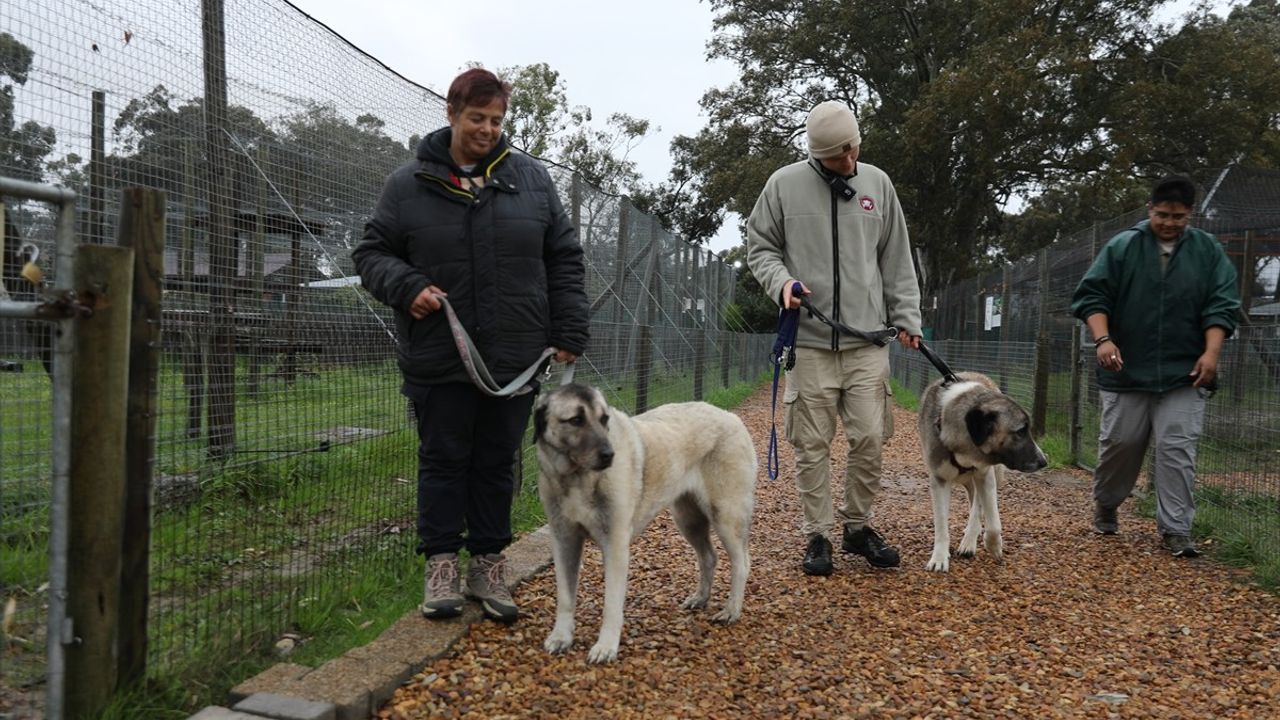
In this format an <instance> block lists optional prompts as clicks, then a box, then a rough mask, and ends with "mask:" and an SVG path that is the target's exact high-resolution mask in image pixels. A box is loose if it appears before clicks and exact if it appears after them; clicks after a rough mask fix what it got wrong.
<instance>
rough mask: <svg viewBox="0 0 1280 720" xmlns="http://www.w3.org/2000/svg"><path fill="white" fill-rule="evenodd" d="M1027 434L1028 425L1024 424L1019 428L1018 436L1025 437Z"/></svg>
mask: <svg viewBox="0 0 1280 720" xmlns="http://www.w3.org/2000/svg"><path fill="white" fill-rule="evenodd" d="M1026 434H1027V426H1026V425H1023V426H1022V427H1020V428H1018V436H1019V437H1025V436H1026Z"/></svg>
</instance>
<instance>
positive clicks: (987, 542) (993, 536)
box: [982, 530, 1004, 562]
mask: <svg viewBox="0 0 1280 720" xmlns="http://www.w3.org/2000/svg"><path fill="white" fill-rule="evenodd" d="M982 544H983V546H984V547H986V548H987V552H989V553H991V557H993V558H995V559H996V562H1004V538H1002V537H1001V536H1000V533H998V532H991V531H990V530H988V531H987V532H986V533H985V534H984V535H983V536H982Z"/></svg>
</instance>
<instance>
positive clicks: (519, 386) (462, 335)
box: [435, 295, 577, 397]
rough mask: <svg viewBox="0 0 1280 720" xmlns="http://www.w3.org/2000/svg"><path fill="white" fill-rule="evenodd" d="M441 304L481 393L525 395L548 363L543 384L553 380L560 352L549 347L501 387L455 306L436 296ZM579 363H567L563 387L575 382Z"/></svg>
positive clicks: (562, 375)
mask: <svg viewBox="0 0 1280 720" xmlns="http://www.w3.org/2000/svg"><path fill="white" fill-rule="evenodd" d="M435 297H436V299H437V300H439V301H440V305H441V306H443V307H444V314H445V317H447V318H448V320H449V332H450V333H451V334H452V335H453V344H454V345H455V346H457V348H458V355H459V356H460V357H461V358H462V364H463V366H465V367H466V368H467V375H470V376H471V382H472V383H473V384H474V385H475V386H476V387H477V388H479V389H480V392H482V393H484V394H485V395H489V396H491V397H511V396H514V395H523V394H525V393H527V392H529V391H530V390H532V388H531V387H530V386H529V382H530V381H531V380H533V376H534V375H537V374H538V368H540V367H542V365H543V364H544V363H546V365H547V367H546V370H545V371H544V372H543V374H542V380H543V381H544V382H545V381H546V380H547V379H548V378H550V377H551V364H550V363H548V362H547V358H550V357H551V356H553V355H555V354H556V352H557V350H556V348H553V347H549V348H547V349H546V350H543V351H542V354H541V355H539V356H538V359H537V360H535V361H534V363H533V364H532V365H530V366H529V367H528V368H526V369H525V370H524V371H523V372H521V373H520V374H519V375H517V376H516V377H515V379H513V380H512V381H511V382H509V383H507V384H506V385H505V386H504V385H499V384H498V382H497V381H496V380H494V379H493V375H491V374H490V373H489V368H488V367H487V366H486V365H485V364H484V358H482V357H480V350H479V349H478V348H476V344H475V342H474V341H473V340H472V339H471V336H470V335H468V334H467V329H466V328H464V327H462V323H461V322H460V321H459V320H458V316H457V314H456V313H454V312H453V306H452V305H450V304H449V300H448V298H445V297H444V296H441V295H436V296H435ZM576 365H577V363H566V364H565V366H564V371H563V372H562V373H561V374H560V384H561V385H568V384H569V383H571V382H573V371H574V368H575V367H576Z"/></svg>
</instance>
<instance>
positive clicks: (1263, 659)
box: [377, 387, 1280, 720]
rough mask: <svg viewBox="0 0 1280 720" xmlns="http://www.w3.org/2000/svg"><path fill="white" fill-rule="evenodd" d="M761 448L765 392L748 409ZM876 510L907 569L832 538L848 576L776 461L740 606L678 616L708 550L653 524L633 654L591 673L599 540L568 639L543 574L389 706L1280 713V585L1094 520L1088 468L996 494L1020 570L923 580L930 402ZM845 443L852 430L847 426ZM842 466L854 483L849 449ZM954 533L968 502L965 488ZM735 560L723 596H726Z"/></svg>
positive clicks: (984, 560)
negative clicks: (815, 553) (550, 642)
mask: <svg viewBox="0 0 1280 720" xmlns="http://www.w3.org/2000/svg"><path fill="white" fill-rule="evenodd" d="M738 413H739V415H741V416H742V418H743V419H744V420H745V421H746V423H747V426H748V428H750V429H751V431H752V436H753V437H755V438H756V444H757V447H758V450H759V452H760V457H761V458H763V457H764V451H765V448H766V445H767V442H768V436H769V391H768V388H767V387H766V388H765V389H764V390H763V391H761V392H758V393H756V394H755V395H754V396H753V397H752V398H750V399H749V400H748V401H747V402H746V403H744V404H743V405H742V407H740V408H739V409H738ZM895 423H896V426H897V435H896V436H895V437H894V439H893V440H892V441H891V442H890V444H889V446H888V447H887V448H886V454H885V463H884V474H885V485H886V490H885V492H884V494H883V495H882V496H881V498H880V500H879V501H877V502H878V504H877V514H878V515H877V520H876V522H875V524H876V526H877V528H878V529H880V530H881V531H882V532H884V534H885V535H886V537H887V538H888V539H889V541H890V542H891V543H893V544H896V545H897V546H898V547H899V548H900V550H901V552H902V568H901V569H899V570H890V571H874V570H872V569H871V568H870V567H869V566H868V565H867V564H866V562H865V561H864V560H863V559H862V558H860V557H857V556H848V555H843V554H841V553H840V552H839V542H838V538H837V542H836V550H837V557H836V572H835V574H834V575H832V576H831V577H828V578H810V577H806V576H804V575H803V574H802V573H801V571H800V558H801V556H802V554H803V552H804V548H803V541H802V539H801V538H800V537H799V531H798V527H799V517H800V509H799V504H798V503H797V502H796V499H795V492H794V489H793V487H792V485H791V481H790V480H789V471H790V470H791V469H792V468H793V467H794V464H793V462H792V458H791V456H790V447H789V445H788V444H787V443H785V442H783V443H781V444H782V445H783V446H784V447H783V448H782V449H781V453H782V468H783V472H784V475H783V477H782V478H780V479H779V480H778V481H776V482H769V481H768V479H767V478H766V477H765V475H764V472H763V464H762V467H761V480H760V482H759V484H758V486H757V493H758V494H757V500H756V522H755V525H754V526H753V529H752V542H751V551H752V569H751V579H750V581H749V582H748V586H747V603H746V609H745V610H744V612H743V616H742V620H741V621H740V622H738V623H737V624H736V625H732V626H729V627H721V626H718V625H715V624H713V623H711V622H710V620H709V618H710V613H709V612H705V611H702V612H686V611H682V610H680V609H679V608H678V604H679V602H680V601H681V600H682V599H683V598H684V597H685V595H686V594H687V593H688V591H689V589H690V588H691V587H692V585H693V583H694V579H695V578H694V574H695V571H694V560H693V555H692V553H691V552H690V550H689V549H688V547H687V545H685V544H684V542H683V540H682V539H680V537H679V534H678V533H677V532H676V530H675V528H674V526H673V524H672V523H671V521H670V518H669V517H668V516H666V515H665V514H664V515H662V516H660V517H659V518H658V519H657V520H656V521H655V523H654V525H653V526H652V527H650V528H649V530H648V531H647V532H646V533H645V534H644V535H643V536H642V537H641V538H639V539H638V540H637V541H636V543H635V546H634V547H633V550H632V561H631V578H630V587H629V590H628V596H627V608H626V625H625V626H624V628H623V637H622V647H621V651H620V653H619V659H618V661H617V662H616V663H614V664H613V665H609V666H592V665H588V664H587V662H586V651H587V649H588V648H590V646H591V645H592V643H594V642H595V633H596V632H597V630H598V629H599V623H600V603H601V596H602V590H603V584H602V581H601V575H600V564H599V558H600V555H599V552H598V550H596V549H595V547H594V546H592V545H588V550H587V553H586V558H585V567H584V569H583V576H582V586H581V588H580V590H579V606H578V635H577V641H576V643H575V645H574V647H573V649H572V650H570V651H569V652H568V653H567V654H565V655H563V656H550V655H548V654H546V653H545V652H544V651H543V650H542V640H543V638H544V636H545V635H546V633H547V632H548V631H549V630H550V628H551V625H552V622H553V617H554V608H555V581H554V578H553V575H552V573H551V572H550V571H547V572H544V573H542V574H540V575H539V576H537V577H535V578H534V579H533V580H531V581H530V582H528V583H527V584H525V585H523V586H521V587H520V588H519V589H518V591H517V594H516V599H517V601H518V602H519V603H520V606H521V612H522V614H523V615H522V618H521V620H520V621H519V622H518V623H517V624H515V625H513V626H511V627H504V626H501V625H498V624H495V623H481V624H479V625H477V626H474V628H473V629H472V631H471V632H470V633H469V634H468V635H467V636H466V637H465V638H463V639H462V640H461V641H460V642H459V643H458V644H457V645H456V646H455V648H454V651H453V653H452V654H451V655H450V656H449V657H447V658H444V659H441V660H439V661H437V662H436V663H435V664H433V665H432V666H431V667H428V668H427V669H426V670H425V671H424V672H423V673H422V674H420V675H418V676H417V677H415V678H414V679H413V680H412V681H411V682H410V683H409V684H407V685H406V686H405V687H402V688H401V689H400V690H399V691H397V693H396V695H395V697H394V698H392V700H391V701H390V702H389V703H387V705H386V706H384V707H383V708H382V709H381V710H380V711H379V712H378V714H377V717H379V718H394V719H396V720H401V719H408V718H456V717H468V718H473V717H474V718H490V719H494V720H497V719H498V718H551V717H555V718H606V717H607V718H665V717H673V718H694V717H706V718H738V717H750V718H864V717H865V718H953V717H975V718H1020V719H1021V718H1139V717H1144V718H1145V717H1153V718H1197V719H1199V718H1277V717H1280V670H1278V669H1277V668H1278V667H1280V599H1278V598H1277V597H1276V596H1275V595H1271V594H1268V593H1266V592H1264V591H1262V590H1259V589H1256V588H1253V587H1251V586H1249V585H1247V584H1246V583H1245V582H1244V580H1243V577H1242V571H1238V570H1233V569H1231V568H1227V567H1224V566H1221V565H1218V564H1215V563H1213V562H1211V561H1208V560H1205V559H1200V560H1191V561H1188V560H1178V559H1174V558H1172V557H1169V556H1168V555H1167V554H1165V553H1164V552H1162V550H1161V548H1160V545H1159V538H1158V536H1157V535H1156V532H1155V528H1154V523H1153V521H1151V520H1148V519H1146V518H1139V517H1136V516H1134V515H1133V514H1132V513H1130V512H1127V510H1128V505H1126V507H1125V509H1123V510H1122V511H1121V515H1120V521H1121V534H1120V535H1119V536H1115V537H1107V538H1103V537H1100V536H1096V535H1094V534H1093V533H1092V531H1091V528H1090V525H1089V519H1090V513H1091V501H1090V498H1089V494H1088V478H1087V476H1085V475H1084V474H1083V473H1078V472H1064V471H1059V472H1053V473H1040V474H1037V475H1035V476H1023V475H1020V474H1018V473H1010V474H1009V481H1008V483H1007V485H1006V486H1005V487H1002V488H1000V508H1001V513H1002V518H1003V520H1004V532H1005V549H1006V554H1007V557H1006V562H1005V563H1004V564H997V563H995V562H993V561H992V560H991V559H990V557H989V556H987V555H986V554H985V551H979V554H978V556H977V557H976V558H975V559H972V560H959V559H953V560H952V563H951V572H950V573H948V574H934V573H928V572H926V571H925V570H924V564H925V562H926V561H927V560H928V558H929V551H930V548H931V545H932V520H931V511H930V509H929V508H930V504H929V496H928V488H927V486H926V484H925V474H924V470H923V467H922V462H921V459H920V450H919V442H918V440H917V439H916V433H915V415H914V414H913V413H911V412H908V411H904V410H901V409H899V410H897V413H896V420H895ZM837 442H841V441H840V440H839V439H837ZM836 465H837V467H836V468H834V470H833V472H834V473H835V475H834V476H835V477H842V476H843V475H842V471H843V459H842V458H841V459H840V460H838V461H837V463H836ZM952 505H953V515H952V545H953V547H954V545H955V543H957V542H959V538H960V534H961V532H962V530H963V526H964V520H965V516H966V510H965V508H966V504H965V501H964V494H963V492H957V495H956V497H955V499H954V500H953V503H952ZM726 564H727V563H726V562H725V561H724V558H723V552H722V553H721V562H720V567H719V569H718V571H717V572H718V577H717V579H716V587H715V590H714V594H713V596H712V603H713V605H715V604H716V603H718V602H719V601H720V600H722V598H723V594H724V589H725V586H726V583H727V573H726V569H725V565H726Z"/></svg>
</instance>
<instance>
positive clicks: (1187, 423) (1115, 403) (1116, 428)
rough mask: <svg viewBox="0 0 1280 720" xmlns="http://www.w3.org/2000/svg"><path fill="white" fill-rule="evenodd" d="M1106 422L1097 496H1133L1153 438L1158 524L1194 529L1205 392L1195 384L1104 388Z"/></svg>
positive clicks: (1107, 500)
mask: <svg viewBox="0 0 1280 720" xmlns="http://www.w3.org/2000/svg"><path fill="white" fill-rule="evenodd" d="M1100 394H1101V396H1102V422H1101V429H1100V431H1099V433H1098V467H1097V469H1096V470H1094V473H1093V499H1094V502H1096V503H1097V504H1098V505H1099V506H1100V507H1104V508H1115V507H1119V505H1120V503H1122V502H1124V499H1125V498H1127V497H1129V493H1130V492H1131V491H1132V490H1133V485H1134V483H1136V482H1137V480H1138V472H1139V471H1140V470H1141V469H1142V461H1143V458H1144V457H1145V456H1146V453H1147V446H1148V444H1149V443H1150V442H1152V441H1154V443H1155V461H1154V469H1153V471H1154V480H1153V483H1154V485H1155V489H1156V502H1157V508H1156V527H1157V528H1159V530H1160V532H1161V533H1171V534H1174V535H1190V534H1191V521H1192V520H1194V519H1195V515H1196V504H1195V499H1194V498H1193V496H1192V487H1193V486H1194V484H1195V474H1196V445H1197V443H1199V441H1200V432H1201V430H1202V428H1203V427H1204V398H1203V397H1201V395H1200V391H1199V390H1197V389H1196V388H1193V387H1182V388H1178V389H1176V390H1169V391H1167V392H1163V393H1150V392H1127V393H1116V392H1110V391H1107V390H1102V391H1100Z"/></svg>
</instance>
